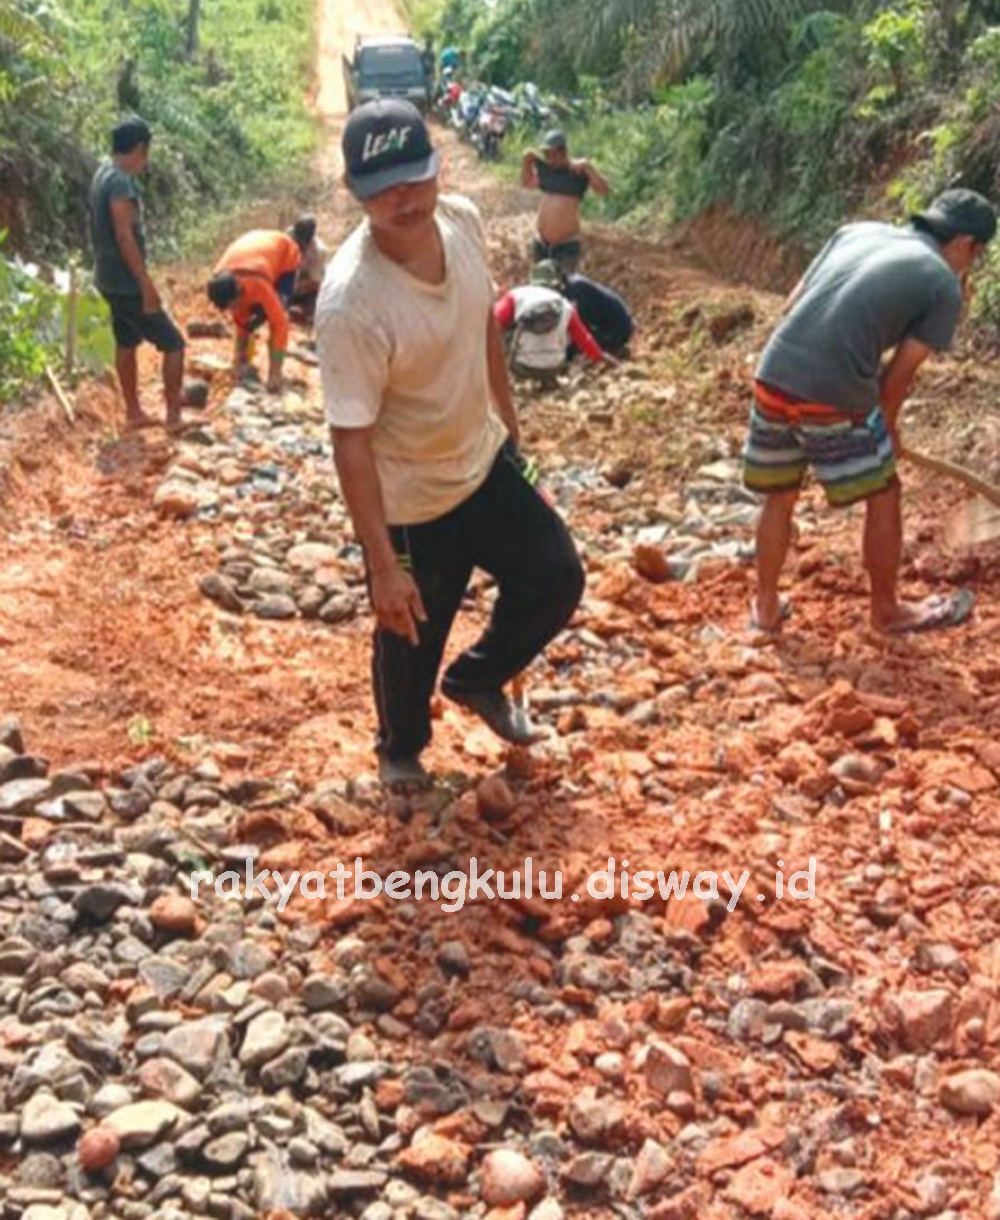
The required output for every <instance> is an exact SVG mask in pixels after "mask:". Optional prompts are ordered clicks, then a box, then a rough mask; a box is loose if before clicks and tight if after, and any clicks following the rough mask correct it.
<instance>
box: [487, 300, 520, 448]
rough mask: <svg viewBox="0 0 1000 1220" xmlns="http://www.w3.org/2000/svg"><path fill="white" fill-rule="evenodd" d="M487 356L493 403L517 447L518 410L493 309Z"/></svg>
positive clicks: (488, 333) (488, 318)
mask: <svg viewBox="0 0 1000 1220" xmlns="http://www.w3.org/2000/svg"><path fill="white" fill-rule="evenodd" d="M486 356H487V360H488V363H489V372H490V390H491V392H492V394H493V401H494V402H495V403H496V405H497V411H498V412H499V414H500V418H501V419H502V420H503V422H504V423H505V424H506V425H507V431H508V432H509V433H510V439H511V440H512V441H513V442H514V444H515V445H517V444H520V441H521V427H520V424H519V423H518V421H517V408H516V407H515V406H514V395H513V392H512V391H511V388H510V378H509V377H508V376H507V360H506V358H505V356H504V350H503V336H502V335H501V333H500V325H499V323H498V322H497V320H496V318H495V317H494V316H493V310H492V309H491V310H490V312H489V314H488V316H487V319H486Z"/></svg>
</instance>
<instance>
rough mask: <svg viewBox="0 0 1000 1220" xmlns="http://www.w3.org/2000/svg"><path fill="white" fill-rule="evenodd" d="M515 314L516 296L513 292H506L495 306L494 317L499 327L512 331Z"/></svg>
mask: <svg viewBox="0 0 1000 1220" xmlns="http://www.w3.org/2000/svg"><path fill="white" fill-rule="evenodd" d="M515 313H516V309H515V306H514V294H513V293H512V292H505V293H504V294H503V296H502V297H501V298H500V300H499V301H497V303H496V304H495V305H494V306H493V316H494V318H496V320H497V325H498V326H499V327H500V329H501V330H510V328H511V327H512V326H513V325H514V317H515Z"/></svg>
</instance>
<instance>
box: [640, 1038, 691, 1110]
mask: <svg viewBox="0 0 1000 1220" xmlns="http://www.w3.org/2000/svg"><path fill="white" fill-rule="evenodd" d="M640 1066H641V1068H642V1071H643V1073H644V1075H645V1077H646V1084H647V1085H648V1086H649V1088H650V1089H651V1090H652V1091H653V1092H654V1093H658V1094H659V1095H660V1096H661V1097H667V1096H668V1095H669V1094H670V1093H689V1094H691V1095H693V1094H694V1091H695V1088H694V1077H693V1075H692V1072H691V1064H690V1063H689V1062H688V1058H687V1056H686V1055H685V1054H684V1053H683V1052H682V1051H679V1050H678V1049H677V1048H676V1047H674V1046H669V1045H667V1044H666V1043H663V1042H654V1043H652V1045H650V1046H648V1047H646V1048H644V1050H643V1051H642V1052H640Z"/></svg>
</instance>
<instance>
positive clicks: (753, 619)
mask: <svg viewBox="0 0 1000 1220" xmlns="http://www.w3.org/2000/svg"><path fill="white" fill-rule="evenodd" d="M791 617H792V603H791V602H790V601H788V600H787V598H784V597H780V598H779V599H778V624H777V626H776V627H762V626H761V625H760V623H758V622H757V604H756V602H751V603H750V630H751V631H758V632H761V633H762V634H764V635H777V634H778V633H779V632H780V631H781V628H782V625H783V624H784V623H786V622H788V620H789V619H790V618H791Z"/></svg>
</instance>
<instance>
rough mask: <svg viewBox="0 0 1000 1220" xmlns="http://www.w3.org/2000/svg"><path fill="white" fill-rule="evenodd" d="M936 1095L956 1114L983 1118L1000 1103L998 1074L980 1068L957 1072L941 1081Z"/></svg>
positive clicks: (999, 1078) (999, 1079) (999, 1077)
mask: <svg viewBox="0 0 1000 1220" xmlns="http://www.w3.org/2000/svg"><path fill="white" fill-rule="evenodd" d="M938 1096H939V1097H940V1100H941V1104H942V1105H945V1106H947V1107H948V1109H949V1110H954V1111H955V1113H956V1114H975V1115H977V1116H978V1117H982V1118H985V1117H986V1116H987V1115H988V1114H991V1113H992V1112H993V1110H994V1109H995V1108H996V1107H997V1105H998V1104H1000V1076H998V1075H997V1074H996V1072H987V1071H985V1070H984V1069H982V1068H971V1069H970V1070H969V1071H967V1072H958V1073H957V1074H956V1075H954V1076H948V1077H946V1078H945V1079H944V1080H942V1081H941V1085H940V1089H939V1093H938Z"/></svg>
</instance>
